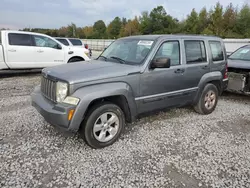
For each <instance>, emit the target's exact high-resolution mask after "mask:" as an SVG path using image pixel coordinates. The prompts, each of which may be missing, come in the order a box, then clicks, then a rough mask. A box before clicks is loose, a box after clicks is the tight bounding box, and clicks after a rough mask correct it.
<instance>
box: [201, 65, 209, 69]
mask: <svg viewBox="0 0 250 188" xmlns="http://www.w3.org/2000/svg"><path fill="white" fill-rule="evenodd" d="M201 68H202V69H208V68H209V67H208V66H207V65H205V66H203V67H201Z"/></svg>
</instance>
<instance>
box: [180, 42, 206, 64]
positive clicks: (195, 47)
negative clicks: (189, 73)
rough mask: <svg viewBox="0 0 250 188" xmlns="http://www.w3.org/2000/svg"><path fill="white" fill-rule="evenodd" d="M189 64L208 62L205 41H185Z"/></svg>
mask: <svg viewBox="0 0 250 188" xmlns="http://www.w3.org/2000/svg"><path fill="white" fill-rule="evenodd" d="M184 44H185V51H186V59H187V64H193V63H202V62H207V56H206V50H205V44H204V41H191V40H190V41H188V40H186V41H185V42H184Z"/></svg>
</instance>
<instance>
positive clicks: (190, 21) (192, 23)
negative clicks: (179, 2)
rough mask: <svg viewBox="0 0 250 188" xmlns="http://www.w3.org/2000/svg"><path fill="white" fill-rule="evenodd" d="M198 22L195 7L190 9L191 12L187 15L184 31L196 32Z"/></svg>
mask: <svg viewBox="0 0 250 188" xmlns="http://www.w3.org/2000/svg"><path fill="white" fill-rule="evenodd" d="M198 24H199V18H198V14H197V12H196V11H195V9H193V10H192V12H191V14H190V15H188V17H187V20H186V24H185V28H184V29H185V33H191V34H198V33H199V31H198Z"/></svg>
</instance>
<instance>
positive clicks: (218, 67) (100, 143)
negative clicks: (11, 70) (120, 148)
mask: <svg viewBox="0 0 250 188" xmlns="http://www.w3.org/2000/svg"><path fill="white" fill-rule="evenodd" d="M227 85H228V77H227V57H226V50H225V46H224V43H223V41H222V39H220V38H218V37H213V36H199V35H197V36H196V35H142V36H130V37H125V38H121V39H118V40H116V41H115V42H113V43H112V44H111V45H110V46H109V47H108V48H107V49H105V50H104V51H103V52H102V53H101V55H100V56H99V57H98V58H97V59H95V60H91V61H88V62H75V63H72V64H66V65H59V66H55V67H50V68H45V69H43V70H42V76H41V85H40V86H37V87H36V88H35V90H34V91H33V93H32V95H31V97H32V105H33V106H34V107H35V108H36V109H37V111H38V112H39V113H40V114H41V115H42V116H43V117H44V118H45V120H46V121H47V122H49V123H50V124H51V125H53V126H56V127H59V128H62V129H63V130H66V131H69V132H73V133H75V132H77V131H79V133H80V135H81V136H82V137H83V139H84V140H85V141H86V143H87V144H88V145H89V146H90V147H92V148H96V149H97V148H103V147H106V146H109V145H111V144H113V143H114V142H115V141H116V140H117V139H118V138H119V136H120V135H121V133H122V131H123V130H124V127H125V124H126V123H127V122H132V121H134V120H135V119H136V118H137V117H138V115H140V114H143V113H146V112H151V111H155V110H158V111H159V110H162V109H166V108H174V107H183V106H186V105H192V106H193V107H194V110H195V111H196V112H197V113H200V114H203V115H208V114H210V113H212V112H213V111H214V109H215V108H216V105H217V101H218V97H219V95H220V94H221V93H222V92H223V91H224V90H225V89H226V88H227Z"/></svg>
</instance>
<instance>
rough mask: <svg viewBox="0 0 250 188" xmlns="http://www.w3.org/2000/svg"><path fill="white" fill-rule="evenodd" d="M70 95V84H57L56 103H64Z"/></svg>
mask: <svg viewBox="0 0 250 188" xmlns="http://www.w3.org/2000/svg"><path fill="white" fill-rule="evenodd" d="M67 94H68V84H67V83H63V82H57V85H56V101H57V102H63V100H64V99H65V98H66V97H67Z"/></svg>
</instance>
